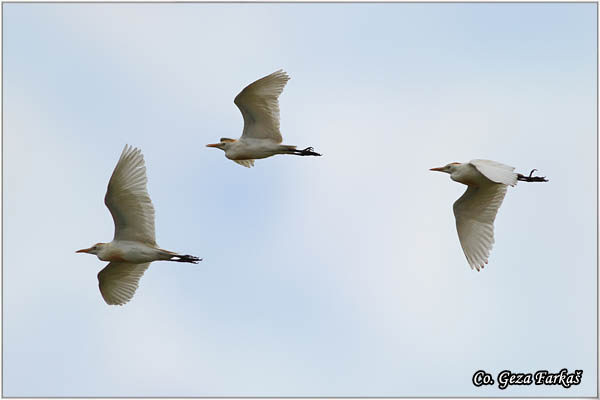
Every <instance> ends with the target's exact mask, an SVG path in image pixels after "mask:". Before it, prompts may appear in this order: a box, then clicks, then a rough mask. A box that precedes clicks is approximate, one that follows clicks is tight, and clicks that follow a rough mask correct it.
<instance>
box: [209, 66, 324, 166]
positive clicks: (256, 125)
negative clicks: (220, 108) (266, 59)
mask: <svg viewBox="0 0 600 400" xmlns="http://www.w3.org/2000/svg"><path fill="white" fill-rule="evenodd" d="M289 80H290V77H289V76H288V75H287V74H286V73H285V72H284V71H283V70H279V71H275V72H273V73H272V74H270V75H267V76H265V77H264V78H261V79H259V80H257V81H256V82H253V83H251V84H250V85H248V86H246V87H245V88H244V90H242V91H241V92H240V93H239V94H238V95H237V96H236V98H235V100H234V103H235V104H236V105H237V106H238V108H239V109H240V112H241V113H242V117H243V118H244V130H243V132H242V136H241V137H240V138H239V139H237V140H236V139H229V138H221V141H220V142H219V143H214V144H207V145H206V147H215V148H218V149H221V150H223V151H224V152H225V157H227V158H229V159H230V160H233V161H235V162H236V163H238V164H240V165H242V166H244V167H248V168H250V167H252V166H254V160H255V159H260V158H267V157H271V156H273V155H276V154H295V155H299V156H320V154H318V153H315V152H314V151H313V149H312V147H307V148H306V149H304V150H297V149H296V146H291V145H282V144H281V142H282V140H283V139H282V137H281V132H280V131H279V100H278V99H279V95H280V94H281V93H282V92H283V88H284V87H285V85H286V84H287V82H288V81H289Z"/></svg>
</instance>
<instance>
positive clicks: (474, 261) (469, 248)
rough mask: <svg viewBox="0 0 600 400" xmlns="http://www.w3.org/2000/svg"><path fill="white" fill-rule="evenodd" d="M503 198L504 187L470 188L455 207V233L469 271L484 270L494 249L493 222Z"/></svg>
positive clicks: (495, 185)
mask: <svg viewBox="0 0 600 400" xmlns="http://www.w3.org/2000/svg"><path fill="white" fill-rule="evenodd" d="M505 195H506V185H503V184H497V183H496V184H489V185H481V186H469V187H468V188H467V190H466V191H465V193H464V194H463V195H462V196H461V197H460V198H459V199H458V200H456V202H455V203H454V207H453V208H454V216H455V217H456V230H457V231H458V238H459V240H460V245H461V247H462V249H463V252H464V253H465V256H466V257H467V261H468V262H469V265H470V266H471V268H475V269H477V271H479V269H480V268H483V266H484V264H486V263H487V262H488V257H489V254H490V251H491V250H492V247H493V245H494V220H495V219H496V214H497V213H498V209H499V208H500V206H501V205H502V201H503V200H504V196H505Z"/></svg>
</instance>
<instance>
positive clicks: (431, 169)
mask: <svg viewBox="0 0 600 400" xmlns="http://www.w3.org/2000/svg"><path fill="white" fill-rule="evenodd" d="M429 170H430V171H443V170H444V167H437V168H429Z"/></svg>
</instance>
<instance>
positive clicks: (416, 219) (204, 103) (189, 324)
mask: <svg viewBox="0 0 600 400" xmlns="http://www.w3.org/2000/svg"><path fill="white" fill-rule="evenodd" d="M3 12H4V19H3V24H4V25H3V51H4V54H3V61H4V65H3V79H4V80H3V90H4V109H3V116H4V120H3V132H4V152H3V166H4V169H3V171H4V172H3V193H4V199H3V200H4V214H3V217H4V248H3V250H4V254H3V257H4V263H3V274H4V275H3V277H4V281H3V289H4V291H3V296H4V297H3V305H4V308H3V322H4V325H3V328H4V332H3V333H4V336H3V340H4V342H3V344H4V347H3V350H4V353H3V362H4V364H3V367H4V369H3V386H4V393H3V394H4V395H5V396H442V395H452V396H490V395H493V396H502V395H505V396H595V395H596V375H597V370H596V354H597V345H596V334H597V332H596V315H597V310H596V282H597V276H596V268H597V264H596V243H597V237H596V217H597V216H596V190H597V184H596V182H597V175H596V163H597V159H596V149H597V132H596V117H597V116H596V109H597V104H596V96H597V92H596V85H597V81H596V70H597V66H596V60H597V43H596V29H597V21H596V5H595V4H497V3H496V4H414V3H413V4H401V3H400V4H4V5H3ZM279 68H284V69H285V70H286V71H287V72H288V73H289V74H290V76H291V78H292V79H291V80H290V82H289V83H288V85H287V87H286V88H285V90H284V92H283V94H282V96H281V99H280V100H281V101H280V102H281V128H282V132H283V137H284V141H285V143H286V144H296V145H298V146H300V147H302V148H304V147H306V146H314V147H315V150H316V151H319V152H321V153H323V157H320V158H308V157H286V156H278V157H273V158H271V159H267V160H258V161H257V162H256V166H255V168H253V169H246V168H243V167H241V166H239V165H237V164H234V163H233V162H231V161H229V160H227V159H225V158H224V156H223V153H222V152H220V151H217V150H214V149H207V148H205V147H204V145H205V144H207V143H213V142H215V141H217V140H218V138H220V137H223V136H225V137H237V136H238V135H239V134H240V133H241V129H242V118H241V115H240V114H239V111H238V109H237V108H236V107H235V105H234V104H233V98H234V97H235V95H236V94H237V93H238V92H239V91H240V90H241V89H242V88H243V87H244V86H245V85H247V84H249V83H250V82H252V81H254V80H256V79H258V78H260V77H262V76H264V75H267V74H269V73H271V72H273V71H275V70H277V69H279ZM126 143H129V144H131V145H134V146H137V147H139V148H141V149H142V152H143V154H144V156H145V159H146V163H147V172H148V180H149V182H148V189H149V192H150V196H151V197H152V200H153V202H154V205H155V208H156V227H157V241H158V243H159V244H160V245H161V246H162V247H163V248H167V249H170V250H174V251H179V252H184V253H189V254H194V255H197V256H200V257H203V258H204V261H203V262H202V263H200V264H199V265H188V264H175V263H154V264H153V265H152V266H151V268H150V269H149V270H148V271H147V272H146V274H145V276H144V277H143V278H142V281H141V284H140V289H139V290H138V292H137V293H136V295H135V297H134V298H133V300H132V301H131V303H130V304H128V305H126V306H125V307H109V306H107V305H106V304H105V303H104V301H103V300H102V298H101V296H100V294H99V292H98V288H97V280H96V274H97V272H98V271H99V270H100V269H101V268H103V267H104V265H105V263H104V262H101V261H99V260H98V259H96V258H95V257H91V256H85V255H81V254H75V253H74V251H75V250H76V249H79V248H83V247H88V246H89V245H92V244H93V243H96V242H99V241H109V240H111V238H112V234H113V223H112V219H111V217H110V214H109V212H108V210H107V209H106V208H105V206H104V204H103V196H104V193H105V190H106V184H107V183H108V179H109V177H110V174H111V173H112V170H113V168H114V166H115V164H116V162H117V160H118V157H119V154H120V152H121V150H122V148H123V146H124V145H125V144H126ZM473 158H488V159H492V160H497V161H500V162H503V163H506V164H509V165H512V166H515V167H516V168H517V170H518V171H520V172H528V171H529V170H530V169H532V168H538V169H539V173H540V174H542V175H546V176H548V177H549V178H550V182H549V183H547V184H526V183H520V184H519V185H518V186H517V187H514V188H509V190H508V194H507V196H506V199H505V202H504V204H503V206H502V208H501V209H500V212H499V213H498V217H497V220H496V244H495V247H494V249H493V251H492V254H491V257H490V261H489V264H488V266H487V267H486V268H485V270H484V271H483V272H479V273H477V272H474V271H472V270H470V268H469V267H468V264H467V262H466V260H465V258H464V255H463V253H462V250H461V249H460V245H459V243H458V238H457V235H456V231H455V226H454V217H453V215H452V203H453V202H454V201H455V200H456V199H457V198H458V197H459V196H460V195H461V194H462V192H463V191H464V186H462V185H459V184H457V183H455V182H452V181H451V180H450V179H449V177H448V176H447V175H442V174H439V173H434V172H430V171H428V169H429V168H430V167H437V166H441V165H444V164H446V163H448V162H452V161H463V162H464V161H468V160H470V159H473ZM561 368H568V369H569V371H573V370H575V369H582V370H583V371H584V375H583V380H582V383H581V384H580V385H579V386H576V387H572V388H570V389H568V390H567V389H563V388H561V387H541V386H535V385H533V386H524V387H510V388H508V389H507V390H505V391H501V390H499V389H498V388H497V386H493V387H486V388H475V387H474V386H473V385H472V384H471V377H472V375H473V373H474V372H475V371H477V370H479V369H484V370H486V371H488V372H490V373H491V374H492V375H494V377H495V376H496V375H497V374H498V373H499V372H500V371H502V370H503V369H511V370H513V371H519V372H535V371H536V370H538V369H547V370H550V371H559V370H560V369H561Z"/></svg>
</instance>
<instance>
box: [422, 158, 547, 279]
mask: <svg viewBox="0 0 600 400" xmlns="http://www.w3.org/2000/svg"><path fill="white" fill-rule="evenodd" d="M431 171H440V172H446V173H448V174H450V178H451V179H452V180H454V181H456V182H460V183H463V184H465V185H468V187H467V190H466V191H465V193H464V194H463V195H462V196H461V197H460V198H459V199H458V200H456V202H455V203H454V207H453V209H454V216H455V218H456V230H457V232H458V238H459V240H460V245H461V247H462V249H463V252H464V253H465V256H466V257H467V261H468V263H469V265H470V266H471V268H472V269H473V268H474V269H476V270H477V271H479V270H480V269H481V268H483V266H484V265H485V264H487V262H488V257H489V255H490V251H491V250H492V247H493V245H494V220H495V219H496V214H497V213H498V209H499V208H500V206H501V205H502V201H503V200H504V196H505V195H506V188H507V185H510V186H515V185H516V184H517V180H523V181H528V182H545V181H546V180H545V178H540V177H531V174H530V176H529V177H525V176H523V175H521V174H517V173H515V172H513V171H514V168H513V167H510V166H508V165H504V164H501V163H499V162H496V161H491V160H471V161H469V162H468V163H464V164H461V163H450V164H448V165H446V166H444V167H439V168H431ZM532 172H533V171H532Z"/></svg>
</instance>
